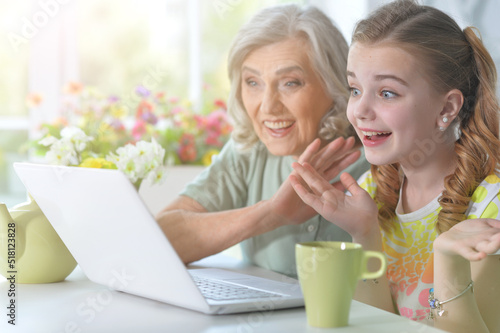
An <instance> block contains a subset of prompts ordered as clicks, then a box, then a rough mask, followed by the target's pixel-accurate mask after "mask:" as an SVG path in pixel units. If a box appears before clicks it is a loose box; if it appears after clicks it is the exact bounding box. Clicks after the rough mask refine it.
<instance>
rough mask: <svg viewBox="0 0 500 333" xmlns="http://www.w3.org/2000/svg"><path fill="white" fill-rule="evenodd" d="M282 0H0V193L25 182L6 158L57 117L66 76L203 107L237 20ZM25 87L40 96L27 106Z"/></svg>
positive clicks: (221, 74)
mask: <svg viewBox="0 0 500 333" xmlns="http://www.w3.org/2000/svg"><path fill="white" fill-rule="evenodd" d="M286 2H296V3H300V4H304V3H306V2H307V1H305V0H302V1H286V0H260V1H247V0H210V1H208V0H106V1H102V0H73V1H70V0H26V1H18V2H12V1H7V0H0V24H1V28H2V33H3V35H5V36H7V37H8V38H3V39H1V41H0V46H1V47H2V50H6V51H7V52H1V53H0V69H1V72H2V76H1V77H0V106H1V107H0V143H1V144H0V201H4V202H6V203H7V204H8V205H12V204H14V203H16V202H20V201H21V200H22V198H24V197H25V190H24V187H23V186H22V184H20V182H19V181H18V179H17V176H16V175H15V173H14V171H13V170H12V163H13V162H15V161H22V160H26V159H28V155H27V149H26V146H25V144H26V142H27V141H28V138H31V139H33V138H36V137H37V133H38V126H39V124H40V123H42V122H50V121H52V120H54V119H55V118H56V117H57V116H58V112H59V109H60V105H61V91H62V87H63V86H64V85H65V84H66V83H68V82H69V81H77V82H80V83H82V84H83V85H85V86H93V87H95V88H96V90H98V91H100V92H102V93H103V94H106V95H108V94H114V95H117V96H119V97H121V98H133V97H134V96H135V95H134V90H135V87H136V86H137V85H144V86H146V87H147V88H149V89H152V90H158V91H160V90H161V91H165V92H166V93H167V95H169V96H176V97H179V98H181V99H188V100H190V101H192V102H193V103H195V104H197V105H198V107H202V105H203V103H204V101H211V100H213V99H215V98H222V99H225V98H226V96H227V93H228V90H229V82H228V79H227V70H226V58H227V52H228V49H229V46H230V43H231V41H232V39H233V38H234V35H235V34H236V32H237V31H238V29H239V28H240V26H241V25H242V24H243V23H244V22H246V21H247V20H248V19H249V18H250V17H251V16H253V14H254V13H255V12H256V11H257V10H259V9H260V8H263V7H267V6H269V5H273V4H278V3H286ZM28 94H37V95H36V96H40V97H41V98H42V103H41V104H40V105H38V106H34V107H31V108H28V107H27V105H26V98H27V95H28Z"/></svg>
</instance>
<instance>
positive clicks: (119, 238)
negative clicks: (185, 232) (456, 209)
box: [14, 163, 304, 314]
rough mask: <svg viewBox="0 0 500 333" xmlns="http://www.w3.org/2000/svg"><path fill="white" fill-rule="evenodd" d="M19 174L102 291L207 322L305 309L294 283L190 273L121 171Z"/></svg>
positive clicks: (36, 168) (44, 168)
mask: <svg viewBox="0 0 500 333" xmlns="http://www.w3.org/2000/svg"><path fill="white" fill-rule="evenodd" d="M14 168H15V170H16V173H17V174H18V176H19V178H20V179H21V181H22V182H23V184H24V185H25V186H26V189H27V190H28V192H29V193H30V194H31V195H32V197H33V198H34V199H35V201H36V202H37V204H38V205H39V206H40V208H41V209H42V211H43V212H44V214H45V215H46V216H47V218H48V219H49V221H50V222H51V224H52V226H53V227H54V229H55V230H56V231H57V233H58V234H59V236H60V237H61V239H62V240H63V242H64V243H65V244H66V246H67V248H68V249H69V251H70V252H71V254H72V255H73V256H74V258H75V260H76V261H77V262H78V264H79V265H80V267H81V269H82V270H83V272H84V273H85V274H86V275H87V277H88V278H89V279H90V280H92V281H94V282H96V283H99V284H102V285H106V286H108V287H110V288H112V289H115V290H120V291H123V292H126V293H130V294H134V295H138V296H142V297H146V298H150V299H154V300H157V301H161V302H165V303H168V304H172V305H176V306H180V307H184V308H188V309H192V310H196V311H200V312H203V313H208V314H226V313H236V312H248V311H262V310H273V309H280V308H291V307H299V306H303V305H304V300H303V297H302V293H301V290H300V286H299V284H298V282H297V281H296V280H293V279H289V278H285V277H284V279H283V281H286V282H281V281H275V280H271V279H263V278H259V277H254V276H251V275H245V274H240V273H236V272H232V271H228V270H222V269H187V268H186V266H185V265H184V264H183V262H182V261H181V260H180V258H179V257H178V255H177V253H176V252H175V250H174V249H173V247H172V246H171V244H170V242H169V241H168V239H167V238H166V236H165V235H164V233H163V232H162V231H161V229H160V227H159V226H158V224H157V223H156V221H155V219H154V218H153V216H152V215H151V214H150V212H149V210H148V208H147V207H146V205H145V204H144V203H143V201H142V200H141V198H140V197H139V195H138V193H137V191H136V190H135V188H134V187H133V186H132V184H131V183H130V181H129V180H128V179H127V178H126V177H125V175H124V174H123V173H122V172H120V171H118V170H104V169H89V168H78V167H62V166H53V165H40V164H30V163H15V164H14ZM193 246H196V244H193ZM207 280H208V282H209V283H208V285H206V282H207ZM290 281H292V282H291V283H290Z"/></svg>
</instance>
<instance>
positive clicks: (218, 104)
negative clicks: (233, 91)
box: [214, 99, 227, 110]
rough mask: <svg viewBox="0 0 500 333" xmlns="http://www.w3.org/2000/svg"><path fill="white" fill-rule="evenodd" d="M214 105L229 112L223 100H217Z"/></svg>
mask: <svg viewBox="0 0 500 333" xmlns="http://www.w3.org/2000/svg"><path fill="white" fill-rule="evenodd" d="M214 105H215V106H218V107H219V108H222V109H224V110H227V105H226V102H224V101H223V100H222V99H216V100H215V101H214Z"/></svg>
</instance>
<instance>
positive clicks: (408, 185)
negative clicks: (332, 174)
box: [290, 0, 500, 332]
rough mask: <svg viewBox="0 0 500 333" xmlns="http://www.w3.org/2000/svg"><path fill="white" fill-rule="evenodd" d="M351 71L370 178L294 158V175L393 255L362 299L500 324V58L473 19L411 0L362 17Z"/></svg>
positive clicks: (426, 317) (480, 326)
mask: <svg viewBox="0 0 500 333" xmlns="http://www.w3.org/2000/svg"><path fill="white" fill-rule="evenodd" d="M347 77H348V81H349V86H350V89H351V97H350V100H349V103H348V106H347V114H348V118H349V120H350V122H351V123H352V124H353V126H354V128H355V129H356V132H357V134H358V136H359V137H360V138H361V140H362V141H363V144H364V147H365V153H366V158H367V160H368V161H369V162H370V163H371V164H372V168H371V171H369V172H367V173H366V174H365V175H364V176H362V177H361V178H360V179H359V180H358V183H359V185H358V183H356V181H355V180H354V179H353V178H352V177H351V176H349V175H348V174H342V175H341V180H342V184H343V186H344V188H343V189H342V188H336V187H334V186H332V185H330V183H329V182H328V181H327V180H326V179H324V177H323V174H322V173H321V172H317V171H316V170H314V168H313V167H312V166H311V165H309V164H307V163H303V164H299V163H294V164H293V167H294V169H295V173H294V174H292V175H291V176H290V181H291V182H292V184H293V186H294V189H295V191H296V192H297V193H298V194H299V196H300V197H301V198H302V200H303V201H304V202H305V203H307V204H308V205H310V206H311V207H313V208H314V209H315V210H316V211H317V212H318V213H319V214H321V215H322V216H323V217H324V218H326V219H328V220H329V221H330V222H332V223H334V224H336V225H338V226H339V227H341V228H342V229H344V230H345V231H347V232H348V233H349V234H350V235H351V236H352V238H353V242H357V243H361V244H362V245H363V247H364V248H365V249H367V250H378V251H383V252H385V254H386V255H387V258H388V264H389V265H388V271H387V276H386V277H384V278H383V279H378V280H372V281H365V282H360V283H359V285H358V288H357V295H356V298H357V299H358V300H362V301H364V302H366V303H370V304H372V305H375V306H378V307H380V308H384V309H387V310H389V311H395V312H398V313H399V314H401V315H403V316H406V317H409V318H411V319H413V320H420V321H427V322H428V323H429V324H431V325H432V324H433V325H435V326H436V327H439V328H442V329H444V330H447V331H452V332H499V331H500V315H499V313H498V309H500V255H497V254H496V253H500V252H498V250H499V249H500V221H498V219H500V213H499V211H500V209H499V208H500V194H499V193H500V178H499V174H500V173H499V165H500V164H499V162H500V156H499V155H500V141H499V120H500V119H499V106H498V101H497V98H496V96H495V85H496V69H495V65H494V63H493V61H492V58H491V57H490V55H489V54H488V52H487V51H486V49H485V47H484V46H483V44H482V42H481V40H480V39H479V38H478V36H477V35H476V32H475V31H474V30H473V29H472V28H470V27H468V28H466V29H464V30H463V31H462V30H461V29H460V28H459V26H458V25H457V24H456V22H455V21H453V20H452V19H451V18H450V17H449V16H447V15H446V14H444V13H442V12H441V11H439V10H437V9H435V8H431V7H427V6H420V5H418V4H416V3H415V2H414V1H410V0H403V1H397V2H392V3H389V4H387V5H385V6H384V7H381V8H380V9H379V10H377V11H376V12H374V13H373V14H372V15H371V16H370V17H369V18H368V19H366V20H363V21H361V22H359V23H358V25H357V27H356V29H355V32H354V35H353V40H352V44H351V48H350V51H349V57H348V65H347ZM343 190H347V191H348V192H349V193H348V194H347V195H346V194H344V191H343ZM391 296H392V298H391Z"/></svg>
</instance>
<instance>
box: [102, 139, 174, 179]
mask: <svg viewBox="0 0 500 333" xmlns="http://www.w3.org/2000/svg"><path fill="white" fill-rule="evenodd" d="M164 157H165V149H163V147H162V146H160V145H159V144H158V143H157V142H156V141H155V140H154V139H153V140H152V142H146V141H139V142H137V143H136V144H135V145H132V144H128V145H126V146H124V147H120V148H118V149H117V150H116V154H112V153H111V154H109V155H108V156H107V159H108V160H109V161H112V162H113V163H115V165H116V167H117V168H118V170H120V171H122V172H123V173H124V174H125V175H126V176H127V177H128V178H129V179H130V181H131V182H132V183H134V184H135V183H137V182H138V181H142V180H143V179H148V180H149V181H150V182H152V183H158V182H159V181H161V180H162V179H163V178H164V174H165V171H164V170H163V168H164V167H163V158H164Z"/></svg>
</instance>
